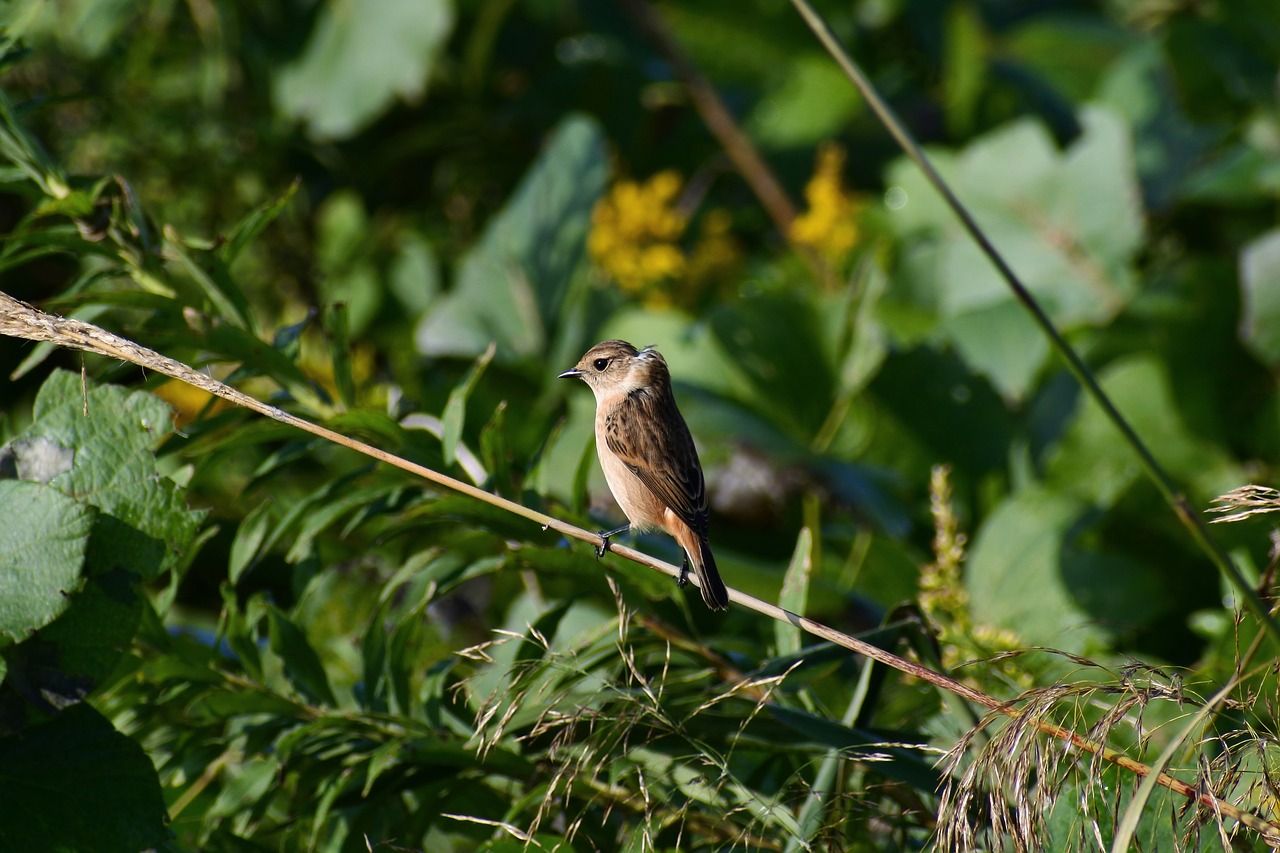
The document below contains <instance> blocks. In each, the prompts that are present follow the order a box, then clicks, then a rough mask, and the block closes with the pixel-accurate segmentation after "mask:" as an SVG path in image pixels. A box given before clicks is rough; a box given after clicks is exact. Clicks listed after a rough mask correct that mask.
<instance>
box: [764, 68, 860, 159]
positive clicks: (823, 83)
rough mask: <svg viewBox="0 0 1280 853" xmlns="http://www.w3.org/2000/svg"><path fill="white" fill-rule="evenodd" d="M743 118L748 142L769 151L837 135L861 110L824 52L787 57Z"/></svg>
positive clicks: (841, 74)
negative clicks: (745, 119) (768, 148)
mask: <svg viewBox="0 0 1280 853" xmlns="http://www.w3.org/2000/svg"><path fill="white" fill-rule="evenodd" d="M774 77H775V79H774V81H773V82H772V85H771V86H770V87H769V88H768V89H767V90H766V91H765V92H764V94H763V97H760V98H758V99H757V104H758V106H756V107H755V109H754V110H752V112H751V114H750V116H749V117H748V118H747V121H746V127H747V130H748V131H749V132H750V134H751V137H752V139H754V140H755V141H756V142H758V143H759V144H760V145H763V146H766V147H772V148H784V149H785V148H798V147H802V146H810V145H814V144H816V143H818V142H821V141H822V140H824V139H830V138H831V137H833V136H836V135H838V134H839V133H840V132H841V131H842V130H843V129H844V128H846V127H848V125H849V122H850V120H851V119H853V118H854V117H855V116H856V115H857V114H858V113H859V111H860V110H861V107H862V99H861V98H860V97H859V96H858V92H857V90H856V89H854V88H853V87H852V86H850V85H849V81H848V80H847V79H846V78H845V76H844V72H842V71H841V70H840V69H839V67H837V66H836V64H835V63H833V62H832V61H831V58H830V57H828V56H827V55H826V54H825V53H819V52H815V51H809V52H806V53H803V54H800V55H798V56H789V57H787V61H786V62H784V63H782V64H780V65H778V66H776V73H775V74H774Z"/></svg>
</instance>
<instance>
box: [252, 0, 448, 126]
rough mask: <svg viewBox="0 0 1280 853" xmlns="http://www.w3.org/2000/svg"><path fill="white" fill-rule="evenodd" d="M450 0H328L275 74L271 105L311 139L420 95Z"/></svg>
mask: <svg viewBox="0 0 1280 853" xmlns="http://www.w3.org/2000/svg"><path fill="white" fill-rule="evenodd" d="M453 18H454V11H453V4H452V3H451V2H448V1H447V0H434V2H430V3H422V2H418V0H327V2H325V3H324V5H323V6H322V7H321V9H320V12H319V14H318V15H317V17H316V23H315V26H314V28H313V30H312V32H311V35H310V37H309V38H308V40H307V45H306V48H305V49H304V50H303V53H302V55H301V56H299V57H298V59H297V60H296V61H294V62H293V63H292V64H290V65H287V66H285V67H284V68H283V69H282V70H281V71H279V72H278V73H277V75H276V79H275V87H274V95H275V104H276V109H278V110H279V111H280V112H281V113H282V114H283V115H284V116H286V117H287V118H291V119H295V120H300V121H302V122H304V123H305V124H306V126H307V131H308V133H309V134H310V135H311V137H312V138H313V139H317V140H336V139H345V138H347V137H349V136H351V135H352V134H354V133H355V132H356V131H358V130H360V129H361V128H363V127H364V126H365V125H367V124H368V123H369V122H371V121H372V120H373V119H375V118H376V117H377V116H378V115H380V114H381V113H382V112H383V111H384V110H386V109H387V108H388V107H389V106H391V104H392V102H393V101H394V100H395V99H396V98H406V99H409V100H417V99H418V98H420V97H421V96H422V93H423V90H424V89H425V88H426V84H427V81H428V79H429V78H430V76H431V74H432V71H433V68H434V66H435V63H436V61H437V59H438V58H439V54H440V52H441V49H442V48H443V46H444V42H445V39H446V38H448V36H449V33H450V31H451V30H452V29H453Z"/></svg>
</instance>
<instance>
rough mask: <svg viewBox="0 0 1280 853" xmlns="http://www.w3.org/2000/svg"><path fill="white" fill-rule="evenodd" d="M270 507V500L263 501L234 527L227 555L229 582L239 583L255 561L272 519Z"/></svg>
mask: <svg viewBox="0 0 1280 853" xmlns="http://www.w3.org/2000/svg"><path fill="white" fill-rule="evenodd" d="M271 509H272V501H270V500H265V501H263V502H262V503H260V504H258V505H257V506H256V507H254V508H253V509H251V510H249V514H248V515H246V516H245V517H244V518H243V519H241V521H240V525H239V526H238V527H237V528H236V535H235V538H234V539H232V540H231V550H230V553H229V555H228V557H227V580H229V581H231V583H233V584H235V583H239V582H240V578H241V577H242V576H243V575H244V573H245V571H246V570H248V569H249V567H250V566H252V565H253V564H254V563H255V562H257V560H258V555H259V552H260V550H261V548H262V543H263V542H264V541H265V540H266V538H267V530H268V529H269V528H270V527H271V522H272V521H273V515H272V512H271Z"/></svg>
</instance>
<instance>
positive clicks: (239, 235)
mask: <svg viewBox="0 0 1280 853" xmlns="http://www.w3.org/2000/svg"><path fill="white" fill-rule="evenodd" d="M300 186H302V179H301V178H294V179H293V182H292V183H291V184H289V186H288V187H287V188H286V189H285V191H284V192H282V193H280V195H278V196H276V197H275V198H273V199H271V200H270V201H268V202H267V203H265V204H263V205H260V206H258V207H256V208H254V209H253V210H252V211H251V212H250V213H249V214H248V215H247V216H245V217H244V218H243V219H241V220H240V221H239V222H237V223H236V224H235V227H234V228H232V229H231V233H230V234H228V235H227V239H226V242H225V243H223V244H222V247H221V248H220V249H218V256H219V257H220V258H222V262H223V263H224V264H226V265H227V266H228V267H230V266H231V265H232V264H234V263H235V262H236V258H238V257H240V254H241V253H242V252H243V251H244V250H245V248H246V247H248V246H249V244H250V243H252V242H253V241H254V240H256V239H257V238H258V236H259V235H260V234H262V232H263V231H265V230H267V227H268V226H269V225H271V223H272V222H274V221H275V220H276V218H277V217H278V216H279V215H280V214H281V213H283V212H284V209H285V207H287V206H288V204H289V202H291V201H293V197H294V196H295V195H297V193H298V187H300Z"/></svg>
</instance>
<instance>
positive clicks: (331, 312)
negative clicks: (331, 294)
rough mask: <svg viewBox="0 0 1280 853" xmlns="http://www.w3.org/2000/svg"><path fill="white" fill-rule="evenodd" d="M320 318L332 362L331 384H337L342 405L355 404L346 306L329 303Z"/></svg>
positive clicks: (349, 405) (354, 386) (349, 331)
mask: <svg viewBox="0 0 1280 853" xmlns="http://www.w3.org/2000/svg"><path fill="white" fill-rule="evenodd" d="M322 318H323V319H322V322H323V323H324V331H325V337H326V338H327V340H328V342H329V358H330V360H331V362H332V364H333V384H334V385H335V386H337V389H338V399H339V400H341V401H342V405H343V406H345V407H348V408H350V407H351V406H353V405H355V400H356V385H355V380H354V379H353V378H352V375H351V330H350V329H349V328H348V327H347V306H346V305H345V304H344V303H341V302H338V303H335V304H333V305H330V306H329V307H328V308H327V309H326V310H325V312H324V314H323V315H322Z"/></svg>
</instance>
